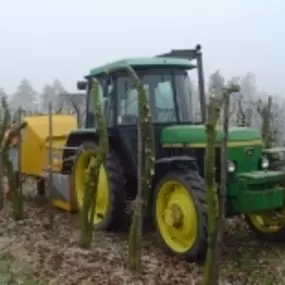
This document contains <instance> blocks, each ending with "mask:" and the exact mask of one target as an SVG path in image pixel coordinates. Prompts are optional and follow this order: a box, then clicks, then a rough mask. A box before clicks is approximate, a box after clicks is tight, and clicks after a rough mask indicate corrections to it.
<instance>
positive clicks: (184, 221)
mask: <svg viewBox="0 0 285 285" xmlns="http://www.w3.org/2000/svg"><path fill="white" fill-rule="evenodd" d="M155 203H156V211H155V215H156V216H155V219H156V223H157V226H158V230H159V232H160V234H161V236H162V238H163V239H164V241H165V243H166V244H167V245H168V247H169V248H171V249H172V250H173V251H174V252H177V253H186V252H187V251H189V250H190V249H191V248H192V247H193V245H194V243H195V241H196V238H197V231H198V225H197V222H198V214H197V212H196V208H195V204H194V201H193V198H192V197H191V194H190V193H189V192H188V190H187V189H186V188H185V187H184V185H182V184H181V183H180V182H178V181H175V180H171V181H167V182H166V183H164V184H163V185H162V186H161V188H160V189H159V192H158V195H157V198H156V201H155Z"/></svg>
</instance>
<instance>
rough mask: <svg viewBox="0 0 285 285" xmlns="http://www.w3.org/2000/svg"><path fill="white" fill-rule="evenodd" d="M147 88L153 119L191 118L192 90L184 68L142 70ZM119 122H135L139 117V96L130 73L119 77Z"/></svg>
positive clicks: (141, 74) (157, 120) (186, 119)
mask: <svg viewBox="0 0 285 285" xmlns="http://www.w3.org/2000/svg"><path fill="white" fill-rule="evenodd" d="M138 75H139V76H140V78H141V80H142V82H143V84H144V87H145V90H146V91H147V94H148V97H149V101H150V105H151V109H152V116H153V122H157V123H163V122H183V121H191V120H192V119H193V118H192V113H193V112H192V109H191V106H192V104H191V92H190V84H189V77H188V75H187V72H185V71H184V70H169V69H168V70H165V69H159V70H152V71H151V73H150V72H148V73H145V74H144V73H142V72H141V73H140V72H138ZM118 93H119V110H118V111H119V116H118V123H119V124H133V123H136V122H137V120H138V97H137V91H136V89H135V88H134V87H133V82H132V80H131V79H130V78H129V77H127V76H126V77H119V78H118Z"/></svg>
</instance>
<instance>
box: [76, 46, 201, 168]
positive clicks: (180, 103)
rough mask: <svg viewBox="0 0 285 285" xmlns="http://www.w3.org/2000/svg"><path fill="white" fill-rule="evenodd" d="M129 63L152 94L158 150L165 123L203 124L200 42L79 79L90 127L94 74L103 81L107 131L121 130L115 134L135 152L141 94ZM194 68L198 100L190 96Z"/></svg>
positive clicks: (91, 73)
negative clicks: (136, 86)
mask: <svg viewBox="0 0 285 285" xmlns="http://www.w3.org/2000/svg"><path fill="white" fill-rule="evenodd" d="M120 66H121V67H122V68H120ZM125 66H131V67H132V68H133V69H134V70H135V72H136V73H137V75H138V76H139V78H140V80H141V81H142V83H143V85H144V88H145V89H146V91H147V94H148V96H149V103H150V107H151V112H152V119H153V124H154V129H155V136H156V138H155V142H156V146H157V147H156V148H157V152H159V150H160V146H161V140H160V137H161V133H162V130H163V129H164V128H165V127H167V126H170V125H177V124H179V125H181V124H188V125H189V124H191V125H193V124H195V125H196V124H203V123H204V121H205V92H204V77H203V64H202V51H201V46H200V45H197V46H196V48H195V49H190V50H172V51H171V52H170V53H166V54H162V55H158V56H155V57H151V58H136V59H127V60H122V61H119V62H113V63H111V64H107V65H105V66H102V67H99V68H95V69H92V70H91V71H90V73H89V74H88V75H87V76H86V77H85V78H86V80H85V81H80V82H78V83H77V87H78V89H79V90H86V91H87V100H86V104H87V108H86V110H87V112H86V121H85V127H86V128H93V127H95V126H94V123H95V124H96V122H94V114H93V110H92V106H93V104H91V96H90V93H91V88H92V86H91V84H92V77H95V78H96V79H97V80H98V81H99V82H100V91H101V92H100V94H101V100H102V108H103V111H104V113H105V115H106V118H107V123H108V127H109V131H110V130H113V131H115V132H117V134H116V136H117V135H118V136H119V137H120V138H121V139H120V141H121V140H122V141H124V143H125V144H126V145H127V148H128V149H129V151H130V153H136V147H137V143H136V140H137V122H138V94H137V90H136V88H135V87H134V82H133V81H132V78H130V76H129V75H128V73H127V71H126V70H125V69H124V67H125ZM106 71H109V72H106ZM195 71H196V72H197V75H198V87H199V97H200V98H199V99H198V98H195V100H194V98H192V97H191V95H192V94H191V88H190V78H191V73H194V72H195ZM188 72H189V73H190V77H189V75H188ZM197 99H198V100H197ZM194 114H196V115H197V114H198V115H199V117H197V116H194ZM129 151H128V152H129ZM134 160H135V158H134ZM134 163H135V161H134ZM133 169H135V168H133Z"/></svg>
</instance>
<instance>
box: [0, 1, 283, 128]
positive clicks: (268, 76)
mask: <svg viewBox="0 0 285 285" xmlns="http://www.w3.org/2000/svg"><path fill="white" fill-rule="evenodd" d="M284 11H285V2H284V1H283V2H282V1H281V0H272V1H268V0H258V1H257V0H250V1H249V0H238V1H237V0H235V1H234V0H232V1H226V0H216V1H210V0H199V1H194V0H176V1H170V0H164V1H162V0H152V1H150V0H144V1H131V0H121V1H115V0H104V1H94V0H93V1H91V0H81V1H78V0H69V1H67V0H60V1H55V0H49V1H36V0H25V1H24V0H10V1H6V0H0V13H1V16H0V36H1V42H0V68H1V73H0V96H3V95H8V98H9V102H10V104H11V106H12V107H13V108H18V107H19V106H21V107H23V108H25V109H33V110H34V109H37V110H42V109H46V106H47V102H48V100H52V101H53V102H56V97H57V95H58V94H60V93H62V92H76V81H77V80H80V79H82V77H83V76H84V75H86V74H87V73H88V72H89V70H90V69H91V68H93V67H96V66H98V65H102V64H104V63H106V62H110V61H113V60H119V59H122V58H127V57H143V56H152V55H156V54H161V53H165V52H168V51H170V50H171V49H175V48H176V49H179V48H182V49H185V48H193V47H194V46H195V45H196V44H197V43H200V44H201V45H202V47H203V54H204V69H205V75H206V76H205V77H206V78H207V85H209V84H210V83H209V82H210V81H209V79H210V78H212V80H213V79H214V80H216V79H217V76H216V75H217V74H218V75H219V76H220V77H221V78H223V79H225V80H228V79H231V78H233V77H235V78H236V77H238V78H239V79H238V81H239V82H240V83H241V84H242V96H243V100H244V104H246V102H249V101H250V104H249V105H250V108H251V109H252V106H253V105H256V104H255V103H256V102H257V100H258V99H259V98H261V99H262V100H264V101H266V100H267V97H268V96H269V95H272V96H273V97H274V102H275V105H276V106H275V107H276V108H277V107H278V108H277V109H278V110H277V109H276V110H277V111H276V112H277V113H278V114H279V115H278V122H279V124H281V125H282V124H283V123H284V120H285V117H284V120H283V117H282V114H284V113H285V112H283V110H285V108H283V105H284V106H285V96H284V94H285V82H284V75H285V55H284V51H285V39H284V27H285V17H284V15H283V14H284ZM217 71H219V72H218V73H217ZM215 76H216V77H215ZM219 76H218V77H219ZM215 78H216V79H215ZM218 80H219V79H218ZM192 85H193V86H192V89H193V90H192V92H193V94H195V92H196V93H197V90H196V86H195V85H196V82H195V76H194V77H193V78H192ZM283 98H284V99H283ZM283 101H284V102H283ZM284 116H285V114H284ZM255 121H258V120H255ZM254 125H255V124H254ZM257 125H258V124H257ZM280 132H281V131H280ZM282 132H283V130H282Z"/></svg>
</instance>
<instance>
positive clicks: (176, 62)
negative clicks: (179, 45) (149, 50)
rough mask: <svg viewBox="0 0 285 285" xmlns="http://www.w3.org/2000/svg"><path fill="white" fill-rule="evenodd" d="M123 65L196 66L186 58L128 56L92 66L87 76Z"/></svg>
mask: <svg viewBox="0 0 285 285" xmlns="http://www.w3.org/2000/svg"><path fill="white" fill-rule="evenodd" d="M124 66H131V67H147V66H149V67H151V66H152V67H159V66H160V67H162V66H164V67H166V66H167V67H169V66H172V67H180V68H184V69H192V68H195V67H196V66H195V65H194V64H192V63H191V61H190V60H188V59H181V58H173V57H172V58H170V57H146V58H129V59H123V60H119V61H114V62H111V63H108V64H106V65H103V66H100V67H97V68H93V69H91V70H90V73H89V76H96V75H99V74H102V73H104V72H106V71H107V70H108V69H112V68H119V67H122V68H123V67H124Z"/></svg>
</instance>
